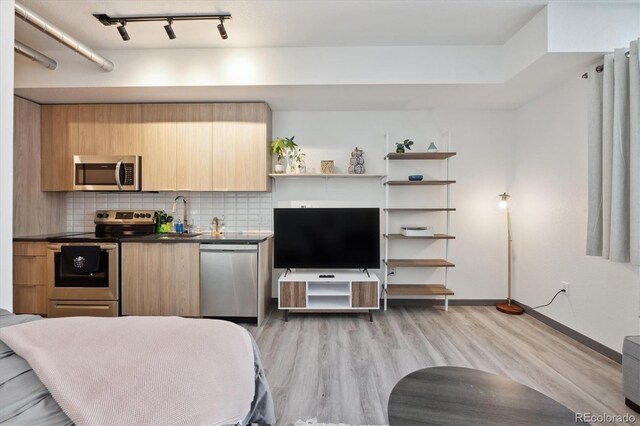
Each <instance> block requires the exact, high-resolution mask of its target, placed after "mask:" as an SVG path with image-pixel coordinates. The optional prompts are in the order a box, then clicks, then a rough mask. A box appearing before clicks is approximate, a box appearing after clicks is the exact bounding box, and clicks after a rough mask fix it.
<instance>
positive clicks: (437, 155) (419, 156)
mask: <svg viewBox="0 0 640 426" xmlns="http://www.w3.org/2000/svg"><path fill="white" fill-rule="evenodd" d="M454 155H456V153H455V152H405V153H402V154H399V153H397V152H390V153H389V154H387V159H389V160H446V159H447V158H449V157H453V156H454Z"/></svg>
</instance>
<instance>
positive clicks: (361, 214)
mask: <svg viewBox="0 0 640 426" xmlns="http://www.w3.org/2000/svg"><path fill="white" fill-rule="evenodd" d="M273 216H274V224H273V228H274V267H276V268H307V269H365V268H367V269H378V268H380V209H377V208H305V209H274V214H273Z"/></svg>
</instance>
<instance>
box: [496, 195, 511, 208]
mask: <svg viewBox="0 0 640 426" xmlns="http://www.w3.org/2000/svg"><path fill="white" fill-rule="evenodd" d="M498 207H500V208H501V209H502V210H506V209H507V208H509V194H507V193H506V192H503V193H502V194H500V202H499V203H498Z"/></svg>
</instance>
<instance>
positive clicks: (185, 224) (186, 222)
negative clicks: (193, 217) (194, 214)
mask: <svg viewBox="0 0 640 426" xmlns="http://www.w3.org/2000/svg"><path fill="white" fill-rule="evenodd" d="M180 198H182V201H183V202H184V215H183V221H184V223H183V226H184V228H183V231H182V232H183V233H185V232H188V229H189V222H188V220H187V198H186V197H185V196H184V195H178V196H177V197H176V198H175V199H174V200H173V208H172V209H171V212H172V214H173V215H175V214H176V208H177V206H176V203H177V202H178V200H179V199H180ZM174 217H175V216H174Z"/></svg>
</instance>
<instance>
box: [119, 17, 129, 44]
mask: <svg viewBox="0 0 640 426" xmlns="http://www.w3.org/2000/svg"><path fill="white" fill-rule="evenodd" d="M125 25H127V22H126V21H120V26H119V27H118V32H119V33H120V37H122V40H124V41H127V40H129V39H130V37H129V33H128V32H127V29H126V28H125V27H124V26H125Z"/></svg>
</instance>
